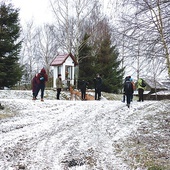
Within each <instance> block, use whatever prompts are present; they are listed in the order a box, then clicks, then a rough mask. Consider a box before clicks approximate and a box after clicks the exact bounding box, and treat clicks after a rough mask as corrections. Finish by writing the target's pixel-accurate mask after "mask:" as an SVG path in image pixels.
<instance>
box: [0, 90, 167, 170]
mask: <svg viewBox="0 0 170 170" xmlns="http://www.w3.org/2000/svg"><path fill="white" fill-rule="evenodd" d="M55 93H56V92H54V91H47V90H46V91H45V100H44V102H41V101H40V100H36V101H32V96H31V95H32V93H31V91H12V90H0V103H1V105H2V106H3V107H4V109H3V110H0V139H1V140H0V170H22V169H23V170H133V169H134V170H135V169H136V170H147V169H148V168H149V167H153V166H159V167H160V166H161V167H164V168H165V169H166V170H168V169H170V101H169V100H165V101H144V102H136V101H134V102H133V103H132V105H131V107H130V109H128V108H127V107H126V105H125V103H122V102H121V101H120V100H114V101H113V100H112V101H111V100H107V99H106V98H102V100H101V101H80V100H72V101H71V100H65V99H64V97H62V100H56V99H55V96H56V94H55ZM62 96H69V94H68V93H63V94H62ZM65 98H69V97H65Z"/></svg>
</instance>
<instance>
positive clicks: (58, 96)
mask: <svg viewBox="0 0 170 170" xmlns="http://www.w3.org/2000/svg"><path fill="white" fill-rule="evenodd" d="M60 93H61V88H58V89H57V99H58V100H59V99H60Z"/></svg>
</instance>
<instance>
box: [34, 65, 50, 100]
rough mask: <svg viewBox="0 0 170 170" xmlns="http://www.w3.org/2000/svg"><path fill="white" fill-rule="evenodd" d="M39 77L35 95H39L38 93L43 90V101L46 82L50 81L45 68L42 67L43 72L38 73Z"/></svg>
mask: <svg viewBox="0 0 170 170" xmlns="http://www.w3.org/2000/svg"><path fill="white" fill-rule="evenodd" d="M37 79H38V89H37V93H36V96H35V97H37V96H38V93H39V91H40V90H41V101H44V90H45V85H46V82H47V81H48V75H47V73H46V70H45V69H44V68H42V69H41V72H40V73H39V74H38V76H37Z"/></svg>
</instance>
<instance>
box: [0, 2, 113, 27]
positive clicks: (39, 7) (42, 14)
mask: <svg viewBox="0 0 170 170" xmlns="http://www.w3.org/2000/svg"><path fill="white" fill-rule="evenodd" d="M0 1H1V0H0ZM6 1H8V2H11V3H12V4H13V5H14V7H17V8H19V9H20V19H21V24H22V25H23V24H24V23H26V22H28V21H30V20H34V24H37V25H39V24H42V23H47V22H48V23H49V22H52V21H53V18H54V17H53V13H52V9H51V7H50V3H49V0H5V2H6ZM101 2H102V3H103V4H104V11H106V8H107V13H108V10H109V8H108V4H110V3H108V2H109V1H108V0H101Z"/></svg>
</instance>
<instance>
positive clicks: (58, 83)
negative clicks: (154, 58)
mask: <svg viewBox="0 0 170 170" xmlns="http://www.w3.org/2000/svg"><path fill="white" fill-rule="evenodd" d="M56 87H57V89H62V88H63V82H62V80H61V78H57V80H56Z"/></svg>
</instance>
